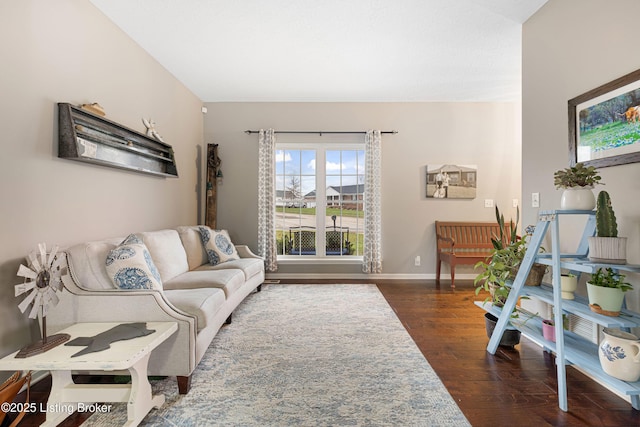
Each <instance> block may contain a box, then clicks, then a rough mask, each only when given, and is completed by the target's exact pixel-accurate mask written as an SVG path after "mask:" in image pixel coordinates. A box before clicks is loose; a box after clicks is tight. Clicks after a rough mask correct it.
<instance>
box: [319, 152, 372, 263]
mask: <svg viewBox="0 0 640 427" xmlns="http://www.w3.org/2000/svg"><path fill="white" fill-rule="evenodd" d="M326 159H327V161H326V165H325V168H326V187H327V194H326V195H327V209H326V219H325V224H326V226H327V230H328V231H327V255H334V256H335V255H341V256H345V255H362V240H363V236H364V227H363V226H364V222H363V218H364V215H363V212H362V208H363V206H362V194H363V191H364V186H363V184H362V183H363V182H364V175H363V173H364V151H362V150H328V151H327V153H326ZM330 236H332V238H331V239H330Z"/></svg>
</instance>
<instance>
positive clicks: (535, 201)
mask: <svg viewBox="0 0 640 427" xmlns="http://www.w3.org/2000/svg"><path fill="white" fill-rule="evenodd" d="M531 207H532V208H539V207H540V193H531Z"/></svg>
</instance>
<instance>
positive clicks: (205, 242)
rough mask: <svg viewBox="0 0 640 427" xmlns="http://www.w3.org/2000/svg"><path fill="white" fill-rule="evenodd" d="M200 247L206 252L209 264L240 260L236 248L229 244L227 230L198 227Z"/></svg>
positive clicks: (229, 239)
mask: <svg viewBox="0 0 640 427" xmlns="http://www.w3.org/2000/svg"><path fill="white" fill-rule="evenodd" d="M198 230H199V231H200V239H201V240H202V246H203V247H204V250H205V251H206V252H207V258H208V259H209V264H211V265H218V264H220V263H223V262H227V261H231V260H234V259H240V256H239V255H238V251H237V250H236V247H235V246H234V245H233V243H231V238H230V237H229V233H228V232H227V230H212V229H210V228H209V227H198Z"/></svg>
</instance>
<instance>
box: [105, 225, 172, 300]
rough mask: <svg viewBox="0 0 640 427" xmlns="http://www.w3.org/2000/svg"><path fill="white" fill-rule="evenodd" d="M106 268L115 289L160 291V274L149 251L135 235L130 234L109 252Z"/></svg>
mask: <svg viewBox="0 0 640 427" xmlns="http://www.w3.org/2000/svg"><path fill="white" fill-rule="evenodd" d="M106 267H107V274H108V275H109V277H110V278H111V280H112V281H113V284H114V285H116V287H117V288H120V289H162V281H161V279H160V272H159V271H158V268H157V267H156V265H155V264H154V263H153V260H152V259H151V254H150V253H149V250H148V249H147V247H146V246H145V244H144V243H143V242H142V240H141V239H140V238H139V237H138V236H136V235H135V234H130V235H129V236H128V237H127V238H126V239H124V240H123V242H122V243H120V245H118V246H117V247H116V248H114V249H112V250H111V251H110V252H109V254H108V255H107V260H106Z"/></svg>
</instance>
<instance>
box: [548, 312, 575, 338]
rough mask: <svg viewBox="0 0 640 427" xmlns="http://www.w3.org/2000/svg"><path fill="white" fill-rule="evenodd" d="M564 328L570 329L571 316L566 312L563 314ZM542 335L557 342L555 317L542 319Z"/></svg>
mask: <svg viewBox="0 0 640 427" xmlns="http://www.w3.org/2000/svg"><path fill="white" fill-rule="evenodd" d="M562 328H563V329H569V318H568V317H567V315H566V314H563V315H562ZM542 336H543V337H544V339H546V340H547V341H551V342H556V322H554V321H553V319H544V320H543V321H542Z"/></svg>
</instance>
